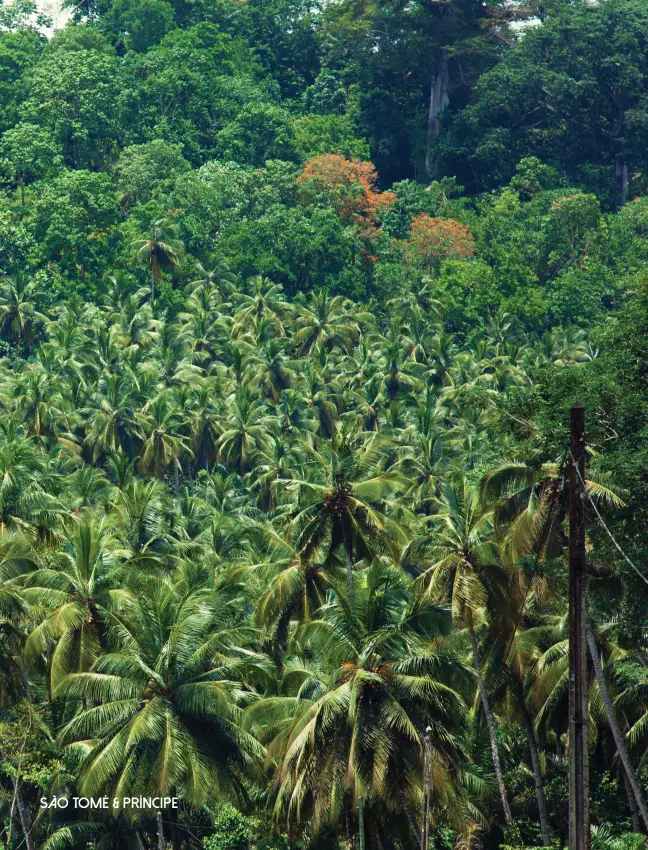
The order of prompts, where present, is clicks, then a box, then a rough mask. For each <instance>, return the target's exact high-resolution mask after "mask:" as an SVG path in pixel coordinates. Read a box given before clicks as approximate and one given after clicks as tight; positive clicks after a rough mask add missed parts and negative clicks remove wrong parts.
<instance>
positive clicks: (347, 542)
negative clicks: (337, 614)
mask: <svg viewBox="0 0 648 850" xmlns="http://www.w3.org/2000/svg"><path fill="white" fill-rule="evenodd" d="M342 537H343V540H344V557H345V560H346V580H347V594H348V597H349V608H350V609H351V611H353V609H354V608H355V592H354V588H353V544H352V543H351V535H350V534H349V530H348V528H347V527H346V523H343V525H342Z"/></svg>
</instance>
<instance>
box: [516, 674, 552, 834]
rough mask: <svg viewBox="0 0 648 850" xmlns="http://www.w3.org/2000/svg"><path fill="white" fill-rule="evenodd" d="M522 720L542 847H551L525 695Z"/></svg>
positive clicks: (537, 759)
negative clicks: (527, 746)
mask: <svg viewBox="0 0 648 850" xmlns="http://www.w3.org/2000/svg"><path fill="white" fill-rule="evenodd" d="M520 690H522V688H521V687H520ZM520 700H521V708H522V719H523V721H524V726H525V728H526V733H527V740H528V742H529V752H530V753H531V766H532V767H533V781H534V782H535V790H536V799H537V801H538V820H539V821H540V832H541V833H542V846H543V847H551V835H550V832H549V817H548V815H547V800H546V798H545V792H544V782H543V780H542V770H541V769H540V756H539V755H538V742H537V741H536V736H535V730H534V728H533V721H532V720H531V717H530V716H529V711H528V709H527V707H526V703H525V701H524V694H520Z"/></svg>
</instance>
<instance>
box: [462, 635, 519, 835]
mask: <svg viewBox="0 0 648 850" xmlns="http://www.w3.org/2000/svg"><path fill="white" fill-rule="evenodd" d="M470 642H471V644H472V653H473V665H474V667H475V673H477V685H478V687H479V696H480V698H481V703H482V707H483V709H484V715H485V716H486V726H487V727H488V736H489V738H490V746H491V754H492V757H493V767H494V769H495V776H496V777H497V787H498V788H499V794H500V799H501V801H502V808H503V809H504V819H505V821H506V823H507V824H508V823H510V822H511V821H512V819H513V817H512V815H511V807H510V806H509V801H508V797H507V796H506V788H505V787H504V775H503V773H502V765H501V762H500V757H499V748H498V746H497V737H496V735H495V722H494V721H493V713H492V711H491V707H490V702H489V700H488V694H487V693H486V686H485V685H484V679H483V676H482V669H481V662H480V660H479V647H478V646H477V634H476V633H475V627H474V626H473V625H472V624H471V626H470Z"/></svg>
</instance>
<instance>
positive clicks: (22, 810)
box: [11, 777, 36, 850]
mask: <svg viewBox="0 0 648 850" xmlns="http://www.w3.org/2000/svg"><path fill="white" fill-rule="evenodd" d="M11 781H12V783H13V786H14V793H15V795H16V806H17V808H18V817H19V818H20V827H21V829H22V832H23V836H24V839H25V843H26V845H27V850H35V846H36V845H35V844H34V839H33V837H32V834H31V831H32V822H31V817H30V816H29V809H28V808H27V803H25V798H24V796H23V792H22V786H21V784H20V780H19V779H14V778H13V777H12V779H11Z"/></svg>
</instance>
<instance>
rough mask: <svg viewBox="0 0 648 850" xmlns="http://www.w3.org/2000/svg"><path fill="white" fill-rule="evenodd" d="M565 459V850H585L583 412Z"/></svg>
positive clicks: (577, 411)
mask: <svg viewBox="0 0 648 850" xmlns="http://www.w3.org/2000/svg"><path fill="white" fill-rule="evenodd" d="M570 450H571V454H570V458H569V850H590V824H589V763H588V754H587V666H586V664H587V643H586V632H585V581H586V577H585V486H584V484H585V410H584V408H583V406H582V405H581V404H578V403H576V404H575V405H574V406H573V407H572V409H571V435H570Z"/></svg>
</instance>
